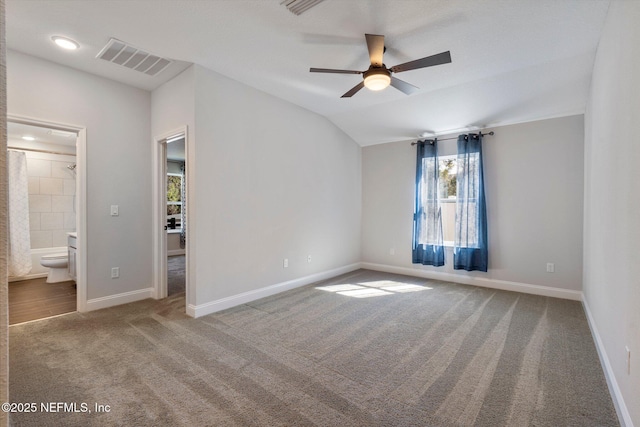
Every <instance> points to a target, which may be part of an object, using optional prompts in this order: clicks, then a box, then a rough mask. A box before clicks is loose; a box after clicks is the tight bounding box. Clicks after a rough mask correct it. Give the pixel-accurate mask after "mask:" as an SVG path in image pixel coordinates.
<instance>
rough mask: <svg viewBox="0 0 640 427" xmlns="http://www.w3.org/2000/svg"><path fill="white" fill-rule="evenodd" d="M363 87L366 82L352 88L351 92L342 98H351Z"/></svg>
mask: <svg viewBox="0 0 640 427" xmlns="http://www.w3.org/2000/svg"><path fill="white" fill-rule="evenodd" d="M363 87H364V80H363V81H361V82H360V83H358V84H357V85H355V86H354V87H353V88H351V90H349V92H347V93H345V94H344V95H342V96H341V97H340V98H351V97H352V96H353V95H355V94H356V93H357V92H358V91H359V90H360V89H362V88H363Z"/></svg>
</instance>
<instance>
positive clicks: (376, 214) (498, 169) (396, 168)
mask: <svg viewBox="0 0 640 427" xmlns="http://www.w3.org/2000/svg"><path fill="white" fill-rule="evenodd" d="M494 130H495V135H494V136H487V137H485V139H484V144H483V154H484V170H485V186H486V187H485V193H486V197H487V216H488V238H489V271H488V272H487V273H482V272H472V273H468V272H465V271H460V270H453V267H452V262H453V254H452V250H451V248H447V252H446V255H445V256H446V259H445V262H446V265H445V266H444V267H438V268H436V267H431V266H422V265H419V264H417V265H416V264H412V263H411V241H412V232H413V204H414V186H415V170H416V157H415V156H416V148H415V146H411V145H410V144H409V142H397V143H391V144H381V145H374V146H369V147H365V148H363V150H362V151H363V152H362V171H363V172H362V183H363V190H362V212H363V219H362V260H363V262H365V263H371V264H375V265H377V266H392V267H400V268H404V269H411V270H412V271H413V272H421V274H423V275H424V274H431V273H434V274H435V276H433V277H436V276H437V275H438V274H440V273H445V275H444V276H442V275H441V276H440V277H441V278H443V279H446V280H454V281H455V280H461V281H463V282H464V283H467V282H469V280H468V278H469V277H473V278H474V279H478V278H479V279H490V280H491V281H494V282H495V281H506V282H511V284H516V285H518V284H522V285H533V286H537V287H539V286H545V287H552V288H557V289H560V290H561V291H560V293H559V294H558V296H565V297H567V296H568V297H576V298H579V292H578V291H580V290H581V285H582V189H583V167H582V166H583V141H584V137H583V116H582V115H580V116H571V117H564V118H557V119H550V120H542V121H537V122H530V123H523V124H517V125H511V126H504V127H498V128H495V129H494ZM438 149H439V152H440V153H441V154H454V153H455V152H456V141H455V140H449V141H441V142H440V143H439V145H438ZM392 248H393V249H394V250H395V255H391V254H390V249H392ZM547 262H552V263H554V264H555V273H547V272H546V264H547ZM447 275H449V276H447ZM485 285H489V283H486V282H485ZM502 285H510V283H503V284H502ZM507 287H509V286H507ZM521 290H524V291H526V290H527V289H525V288H523V289H521ZM529 290H530V289H529ZM565 290H567V291H569V292H565ZM552 294H553V293H552ZM553 295H555V294H553Z"/></svg>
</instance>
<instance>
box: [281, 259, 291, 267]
mask: <svg viewBox="0 0 640 427" xmlns="http://www.w3.org/2000/svg"><path fill="white" fill-rule="evenodd" d="M282 267H283V268H287V267H289V258H285V259H283V260H282Z"/></svg>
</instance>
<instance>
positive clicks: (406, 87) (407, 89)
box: [391, 76, 419, 95]
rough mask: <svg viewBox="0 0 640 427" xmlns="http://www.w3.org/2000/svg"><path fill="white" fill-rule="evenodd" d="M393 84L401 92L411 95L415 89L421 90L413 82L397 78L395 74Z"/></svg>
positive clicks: (392, 78)
mask: <svg viewBox="0 0 640 427" xmlns="http://www.w3.org/2000/svg"><path fill="white" fill-rule="evenodd" d="M391 86H393V87H395V88H396V89H398V90H399V91H400V92H403V93H405V94H406V95H411V94H412V93H414V92H415V91H417V90H419V88H418V87H416V86H414V85H412V84H411V83H407V82H405V81H404V80H400V79H396V78H395V77H393V76H391Z"/></svg>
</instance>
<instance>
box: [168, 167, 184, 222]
mask: <svg viewBox="0 0 640 427" xmlns="http://www.w3.org/2000/svg"><path fill="white" fill-rule="evenodd" d="M181 215H182V175H180V174H177V173H168V174H167V225H168V226H169V228H170V229H174V228H175V229H178V230H180V229H181V228H182V224H181Z"/></svg>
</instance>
